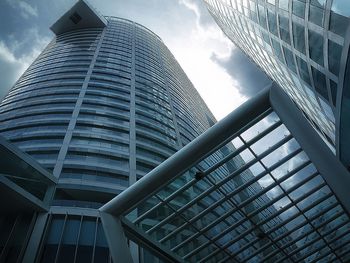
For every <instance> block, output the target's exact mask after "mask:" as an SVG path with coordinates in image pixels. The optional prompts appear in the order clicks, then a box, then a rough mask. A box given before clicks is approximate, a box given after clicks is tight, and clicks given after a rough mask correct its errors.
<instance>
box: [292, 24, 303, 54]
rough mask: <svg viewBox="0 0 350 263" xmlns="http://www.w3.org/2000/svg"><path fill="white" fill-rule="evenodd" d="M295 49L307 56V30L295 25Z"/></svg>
mask: <svg viewBox="0 0 350 263" xmlns="http://www.w3.org/2000/svg"><path fill="white" fill-rule="evenodd" d="M293 41H294V48H296V49H297V50H298V51H300V52H301V53H304V54H305V30H304V27H303V26H301V25H299V24H297V23H293Z"/></svg>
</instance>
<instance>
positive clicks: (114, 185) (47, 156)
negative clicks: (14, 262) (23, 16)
mask: <svg viewBox="0 0 350 263" xmlns="http://www.w3.org/2000/svg"><path fill="white" fill-rule="evenodd" d="M51 29H52V31H53V32H54V33H55V34H56V37H55V38H54V39H53V40H52V41H51V43H50V44H49V45H48V46H47V47H46V49H45V50H44V51H43V52H42V53H41V54H40V56H39V57H38V58H37V59H36V60H35V61H34V63H33V64H32V65H31V66H30V67H29V68H28V69H27V70H26V72H25V73H24V74H23V75H22V76H21V78H20V79H19V80H18V81H17V83H16V84H15V85H14V87H13V88H12V89H11V90H10V92H9V93H8V95H7V96H6V97H5V98H4V100H3V101H2V103H1V105H0V116H1V117H0V118H1V119H0V121H1V126H0V134H1V135H3V136H4V137H5V138H6V139H8V140H9V141H10V142H12V143H14V144H15V145H16V146H18V147H19V148H20V149H21V150H22V151H24V152H26V153H28V154H30V155H31V156H33V157H34V158H35V159H36V160H37V161H38V162H39V163H40V164H41V165H42V166H43V167H45V168H47V169H48V170H50V171H52V173H53V175H54V176H55V177H56V178H58V185H57V188H56V192H55V195H54V200H53V203H52V207H51V210H50V213H49V214H48V215H47V216H46V219H45V220H43V222H44V223H42V224H43V226H42V229H43V233H45V234H44V235H45V236H44V237H43V238H42V240H43V242H42V243H41V245H40V246H38V253H37V257H38V258H41V260H42V262H54V261H55V260H58V262H60V261H61V260H63V259H64V258H70V256H71V255H72V253H73V255H74V257H75V258H76V262H91V260H94V262H108V260H109V256H108V249H107V244H106V241H105V239H104V235H103V232H102V229H101V223H100V221H99V219H98V218H97V217H96V216H97V210H96V208H98V207H100V206H101V205H102V204H104V203H105V202H107V201H108V200H110V199H111V198H112V197H114V196H115V195H117V194H119V193H120V192H121V191H123V190H125V189H126V188H127V187H128V186H129V185H131V184H133V183H134V182H136V180H137V179H138V178H140V177H142V176H143V175H145V174H146V173H147V172H149V171H150V170H151V169H153V168H154V167H156V166H157V165H158V164H160V163H161V162H162V161H164V160H165V159H167V157H169V156H171V155H172V154H173V153H175V152H176V151H177V150H179V149H180V148H181V147H182V146H183V145H185V144H187V143H188V142H190V141H191V140H193V139H194V138H195V137H197V136H198V135H199V134H201V133H202V132H203V131H204V130H206V129H207V128H209V127H210V126H211V124H213V123H214V122H215V119H214V117H213V115H212V114H211V112H210V111H209V110H208V108H207V106H206V105H205V103H204V102H203V100H202V99H201V98H200V96H199V94H198V93H197V91H196V90H195V89H194V87H193V85H192V84H191V82H190V81H189V79H188V78H187V76H186V74H185V73H184V72H183V70H182V69H181V67H180V66H179V64H178V63H177V62H176V60H175V58H174V56H173V55H172V54H171V53H170V51H169V50H168V48H167V47H166V46H165V45H164V43H163V42H162V40H161V39H160V38H159V37H158V36H157V35H155V34H154V33H153V32H151V31H150V30H148V29H147V28H145V27H143V26H142V25H139V24H137V23H134V22H132V21H129V20H125V19H121V18H115V17H102V16H100V15H99V14H98V13H97V12H96V11H95V10H93V8H91V7H90V6H89V5H88V4H87V3H86V2H85V1H79V2H78V3H77V4H76V5H75V6H74V7H72V8H71V9H70V10H69V11H68V12H67V13H66V14H64V15H63V16H62V17H61V18H60V19H59V20H58V21H57V22H56V23H55V24H54V25H53V26H52V28H51ZM46 226H47V227H46ZM78 259H79V260H78Z"/></svg>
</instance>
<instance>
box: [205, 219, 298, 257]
mask: <svg viewBox="0 0 350 263" xmlns="http://www.w3.org/2000/svg"><path fill="white" fill-rule="evenodd" d="M300 214H301V213H300ZM272 218H274V216H273V217H272ZM269 220H270V219H269ZM269 220H266V219H265V220H263V221H262V222H259V223H258V225H257V226H260V225H262V224H264V223H266V222H268V221H269ZM236 225H237V224H234V225H232V226H236ZM232 226H231V227H229V228H228V229H229V230H231V229H232ZM228 229H226V230H225V231H224V232H222V233H221V234H220V236H222V235H223V234H226V233H227V232H230V231H227V230H228ZM253 230H254V229H249V231H245V232H243V233H241V234H240V235H239V236H238V237H236V238H235V239H233V240H230V241H229V242H228V243H226V244H225V245H224V247H228V246H230V245H232V244H234V243H235V242H237V241H239V239H241V237H242V236H243V235H246V234H249V233H250V232H251V231H253ZM220 236H219V238H220ZM216 238H217V237H215V239H216ZM213 239H214V238H213ZM207 258H208V257H207Z"/></svg>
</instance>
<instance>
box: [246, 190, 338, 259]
mask: <svg viewBox="0 0 350 263" xmlns="http://www.w3.org/2000/svg"><path fill="white" fill-rule="evenodd" d="M323 186H324V185H322V186H320V187H317V188H315V189H313V190H312V191H311V192H309V193H307V194H306V195H304V196H302V197H300V198H299V199H297V200H296V201H295V203H299V202H301V201H303V200H304V199H306V198H307V197H308V196H310V195H312V194H313V193H315V192H316V191H318V190H319V189H321V188H322V187H323ZM332 196H333V194H332V193H329V194H328V195H325V196H324V197H322V198H321V199H319V200H317V202H315V203H316V204H315V203H313V204H311V205H309V206H308V207H306V208H304V209H303V210H302V211H303V213H305V212H306V211H308V210H310V209H312V208H314V207H315V206H316V205H318V204H320V203H322V202H323V201H325V200H327V199H328V198H330V197H332ZM293 206H294V204H292V203H291V204H289V205H288V207H287V206H286V207H284V208H283V211H281V212H280V213H278V214H277V215H279V214H281V213H283V212H284V211H286V210H288V209H289V208H291V207H293ZM303 213H296V214H295V215H293V216H291V217H289V218H288V220H285V221H282V222H281V223H280V224H278V225H276V226H275V227H273V228H271V229H269V230H268V231H267V232H266V235H269V234H270V233H272V232H274V231H276V230H278V229H279V228H281V227H283V226H284V225H285V224H287V223H289V222H291V221H292V220H293V219H295V218H297V217H299V216H300V215H302V216H303V215H304V214H303ZM271 219H272V218H271ZM269 220H270V218H269V219H267V220H264V221H263V222H259V225H261V224H265V223H266V222H268V221H269ZM306 224H307V221H306V220H305V222H303V223H301V224H299V225H297V226H295V227H294V228H292V229H290V230H288V231H287V232H285V233H283V234H282V235H280V236H278V237H276V238H274V239H273V242H272V244H273V243H274V242H278V241H279V240H281V239H283V238H286V237H287V236H288V235H289V234H291V233H293V232H294V231H295V230H297V229H299V228H301V227H303V226H305V225H306ZM269 245H270V243H268V244H266V245H264V246H263V247H261V248H259V249H258V250H257V251H256V252H255V253H254V254H252V255H250V256H249V257H247V258H246V260H249V259H250V258H252V257H254V256H255V255H256V254H258V253H260V252H261V251H263V250H264V249H265V248H266V247H268V246H269Z"/></svg>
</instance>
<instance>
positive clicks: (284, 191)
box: [239, 136, 327, 262]
mask: <svg viewBox="0 0 350 263" xmlns="http://www.w3.org/2000/svg"><path fill="white" fill-rule="evenodd" d="M239 138H240V139H241V140H242V141H243V142H244V143H245V141H244V139H243V138H242V137H241V136H239ZM248 148H249V150H250V151H251V152H252V153H253V155H254V156H255V157H256V156H257V155H256V153H255V152H254V151H253V150H252V149H251V147H248ZM259 162H260V164H261V165H262V166H263V167H264V169H267V167H266V165H265V164H264V163H263V162H262V161H261V159H260V160H259ZM270 176H271V177H272V180H274V181H275V182H277V181H276V179H275V178H274V177H273V176H272V174H271V173H270ZM322 179H323V178H322ZM323 181H324V180H323ZM281 189H282V191H283V193H284V194H285V195H286V197H287V198H288V199H289V200H290V201H291V202H292V203H294V201H293V200H292V198H291V197H290V196H289V195H288V194H287V192H286V190H285V189H284V188H283V187H281ZM294 204H295V203H294ZM295 207H296V209H297V210H298V211H299V212H300V213H302V212H301V210H300V208H299V207H298V206H295ZM305 218H306V220H307V221H309V220H308V218H307V217H305ZM309 222H310V221H309ZM310 225H311V227H312V228H313V229H314V230H315V232H316V233H318V234H319V235H320V236H321V238H322V239H323V242H325V243H326V244H327V242H326V241H325V239H324V237H322V235H321V234H320V233H319V232H318V231H317V228H315V227H314V225H313V224H311V222H310ZM268 237H269V236H268ZM275 245H276V246H277V247H279V245H278V244H277V243H275ZM282 251H283V252H284V254H286V255H288V256H289V254H288V253H287V252H286V251H285V250H284V249H282ZM292 261H294V260H293V259H292ZM277 262H280V260H279V261H277Z"/></svg>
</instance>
